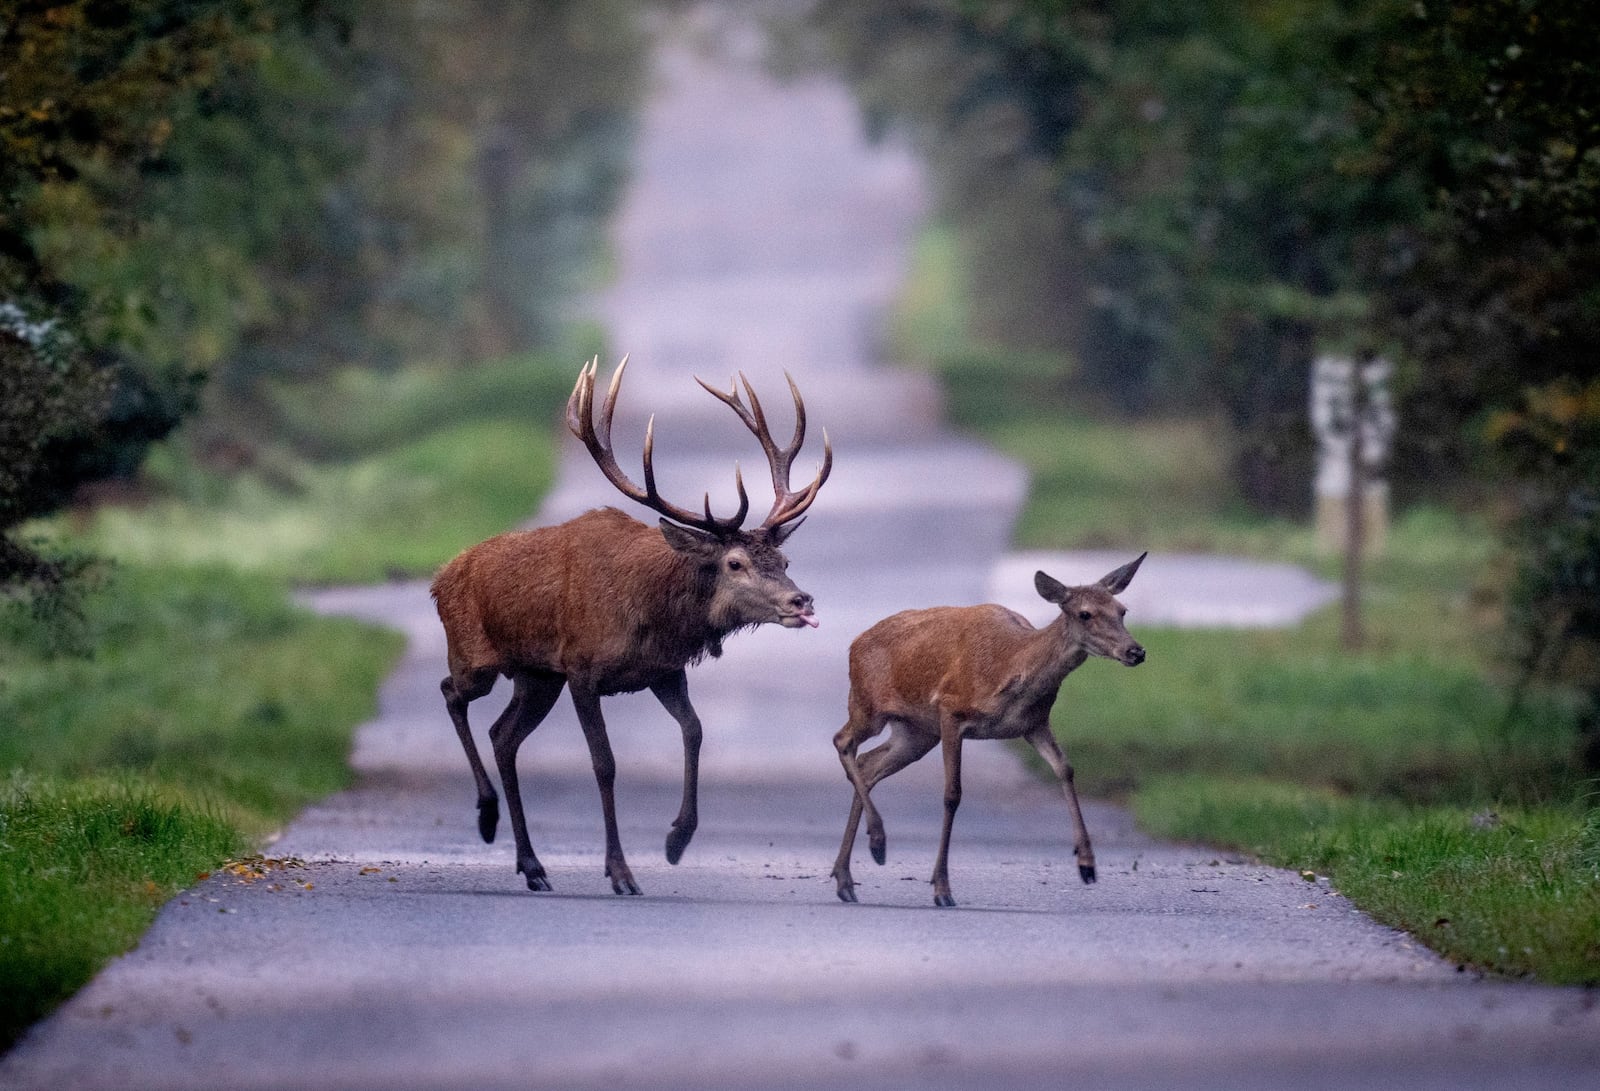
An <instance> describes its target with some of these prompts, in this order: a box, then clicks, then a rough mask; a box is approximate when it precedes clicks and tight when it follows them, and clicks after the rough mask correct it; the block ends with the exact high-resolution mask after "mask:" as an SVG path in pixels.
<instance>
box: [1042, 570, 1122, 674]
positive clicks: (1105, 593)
mask: <svg viewBox="0 0 1600 1091" xmlns="http://www.w3.org/2000/svg"><path fill="white" fill-rule="evenodd" d="M1147 556H1148V554H1146V553H1141V554H1139V556H1138V557H1137V558H1135V559H1134V560H1131V561H1129V562H1128V563H1127V564H1125V565H1123V566H1122V567H1121V568H1118V569H1114V570H1113V571H1111V572H1108V573H1106V574H1105V575H1104V576H1102V577H1101V578H1100V582H1099V583H1091V584H1087V585H1085V586H1083V587H1068V586H1067V585H1066V584H1064V583H1062V582H1061V581H1060V580H1057V579H1055V578H1053V577H1051V576H1049V575H1046V574H1045V573H1044V572H1035V573H1034V574H1033V586H1034V588H1035V589H1036V590H1037V591H1038V592H1039V595H1040V597H1042V598H1043V599H1044V600H1045V601H1046V602H1053V603H1055V604H1056V605H1058V606H1060V607H1061V615H1062V617H1064V618H1065V619H1066V623H1067V633H1068V634H1069V638H1070V639H1072V640H1074V641H1075V642H1076V643H1077V644H1078V645H1079V646H1081V647H1082V648H1083V650H1084V651H1086V652H1088V653H1089V654H1090V655H1098V656H1100V657H1101V658H1103V659H1115V660H1116V661H1117V662H1118V663H1121V664H1123V665H1124V666H1129V667H1137V666H1138V665H1139V664H1140V663H1143V662H1144V648H1143V646H1142V645H1140V643H1139V642H1138V641H1137V640H1135V639H1133V637H1132V635H1131V634H1129V632H1128V630H1127V628H1126V626H1124V625H1123V623H1122V619H1123V617H1124V616H1125V615H1126V614H1127V612H1128V610H1127V608H1126V607H1125V606H1123V605H1122V603H1120V602H1118V601H1117V598H1116V597H1117V596H1118V595H1120V594H1122V592H1123V591H1125V590H1126V589H1127V587H1128V584H1130V583H1132V582H1133V574H1134V573H1135V572H1137V571H1139V565H1140V564H1142V563H1143V562H1144V559H1145V557H1147Z"/></svg>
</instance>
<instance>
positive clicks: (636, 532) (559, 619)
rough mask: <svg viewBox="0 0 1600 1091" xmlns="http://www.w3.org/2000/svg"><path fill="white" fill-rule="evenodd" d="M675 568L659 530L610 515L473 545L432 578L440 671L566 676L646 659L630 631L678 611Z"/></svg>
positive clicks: (679, 580) (678, 570)
mask: <svg viewBox="0 0 1600 1091" xmlns="http://www.w3.org/2000/svg"><path fill="white" fill-rule="evenodd" d="M684 568H685V562H684V559H683V558H682V557H681V556H679V555H678V554H676V553H675V552H674V551H673V550H672V548H671V547H670V546H668V545H667V543H666V541H665V540H664V539H663V538H662V536H661V532H660V531H659V530H657V529H656V528H654V527H649V526H646V525H645V524H643V523H641V522H639V521H638V520H636V519H633V518H631V517H630V516H628V515H625V514H623V513H622V512H620V511H618V510H616V509H615V508H600V509H597V510H595V511H590V512H585V513H584V514H583V515H580V516H578V517H577V518H575V519H572V520H570V521H568V522H566V523H563V524H561V525H560V526H554V527H540V528H538V529H536V530H520V531H510V532H507V533H505V534H500V535H497V536H495V537H493V538H490V539H488V540H487V541H484V542H480V543H479V544H478V545H475V546H473V547H471V548H470V549H467V550H464V551H463V552H461V553H460V554H458V555H457V556H456V557H455V558H454V559H453V560H451V561H450V562H449V563H448V564H446V565H445V566H444V567H443V568H442V569H440V571H439V574H438V575H437V576H436V577H435V578H434V581H433V597H434V599H435V601H436V603H437V606H438V610H439V619H440V621H442V622H443V623H444V630H445V638H446V641H447V643H448V647H449V652H448V654H449V659H450V670H451V672H452V673H453V674H459V673H461V672H464V671H474V670H483V669H494V670H503V669H505V668H507V667H521V668H537V669H545V670H555V671H560V672H561V673H564V674H572V673H574V672H581V673H588V672H590V671H592V670H594V669H595V668H596V667H597V666H604V665H606V664H610V663H614V662H616V661H619V660H624V659H631V660H634V661H638V660H640V659H641V652H645V654H644V655H643V657H642V658H643V659H649V658H652V657H651V656H649V655H648V650H647V649H642V648H641V647H640V641H639V636H640V633H641V631H644V630H651V629H654V630H658V631H659V630H662V629H663V628H667V629H670V628H672V626H671V624H670V622H671V621H672V619H673V618H674V617H676V616H678V615H679V614H681V613H682V612H683V611H682V610H681V609H676V608H675V607H678V606H680V605H682V604H676V603H674V602H672V601H671V597H672V596H673V594H674V593H675V592H680V591H681V590H682V589H683V588H684V577H685V572H684ZM691 575H692V574H691ZM690 627H692V625H691V626H690ZM662 635H666V634H664V633H663V634H662ZM673 635H681V634H673ZM641 665H643V664H641ZM679 665H681V662H680V664H679Z"/></svg>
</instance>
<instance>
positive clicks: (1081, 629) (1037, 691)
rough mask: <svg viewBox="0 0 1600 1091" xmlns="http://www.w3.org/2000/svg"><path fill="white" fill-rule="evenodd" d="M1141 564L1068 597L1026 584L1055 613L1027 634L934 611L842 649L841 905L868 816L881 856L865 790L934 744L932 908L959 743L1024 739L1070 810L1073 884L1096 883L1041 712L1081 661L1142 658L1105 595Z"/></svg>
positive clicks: (1014, 619) (976, 617)
mask: <svg viewBox="0 0 1600 1091" xmlns="http://www.w3.org/2000/svg"><path fill="white" fill-rule="evenodd" d="M1143 560H1144V557H1143V556H1142V555H1141V556H1140V557H1139V559H1138V560H1135V561H1133V562H1131V563H1129V564H1127V565H1124V566H1122V567H1121V568H1119V569H1117V570H1115V571H1114V572H1111V573H1109V574H1108V575H1107V576H1106V577H1105V578H1104V579H1102V580H1101V581H1100V582H1099V583H1097V584H1091V585H1088V586H1083V587H1067V586H1065V585H1063V584H1061V583H1059V582H1058V581H1056V580H1054V579H1052V578H1051V577H1049V576H1047V575H1046V574H1045V573H1043V572H1040V573H1037V574H1036V575H1035V585H1036V587H1037V588H1038V590H1039V593H1040V595H1041V596H1042V597H1044V598H1045V599H1047V600H1048V601H1050V602H1053V603H1056V604H1057V605H1059V606H1060V608H1061V614H1060V616H1059V617H1057V618H1056V619H1055V620H1053V621H1052V622H1051V623H1050V624H1049V625H1047V626H1045V627H1044V628H1043V629H1036V628H1034V626H1033V625H1032V624H1031V623H1030V622H1029V621H1028V620H1027V619H1026V618H1024V617H1023V616H1022V615H1021V614H1018V613H1016V612H1014V611H1012V610H1008V609H1006V608H1005V607H1003V606H996V605H993V604H989V605H984V606H936V607H933V608H931V609H925V610H906V611H903V612H901V613H898V614H895V615H893V616H891V617H888V618H885V619H884V620H882V621H880V622H878V623H877V624H876V625H874V626H872V628H870V629H868V630H867V631H866V632H864V633H862V634H861V635H860V636H858V637H857V638H856V639H855V641H854V642H853V643H852V644H851V645H850V697H849V712H850V715H849V719H848V720H847V721H846V723H845V725H844V727H842V728H840V729H839V733H838V734H837V735H836V736H834V747H835V748H836V749H837V750H838V752H839V761H840V764H841V765H843V767H844V771H845V776H846V777H847V778H848V779H849V781H850V783H851V785H852V786H853V787H854V789H855V796H854V798H853V799H852V801H851V807H850V817H849V819H848V820H847V821H846V823H845V834H844V842H843V844H841V846H840V848H839V856H838V858H837V859H836V860H835V862H834V868H833V875H834V881H835V883H836V885H837V890H838V894H839V898H840V900H841V901H846V902H853V901H855V900H856V895H855V880H854V879H853V877H852V876H851V873H850V851H851V848H852V846H853V845H854V844H855V835H856V829H857V826H858V824H859V822H860V820H861V816H862V814H863V813H865V814H866V816H867V840H868V845H869V847H870V848H871V850H872V857H873V859H874V860H876V861H877V862H878V863H880V864H881V863H883V862H884V860H885V858H886V852H887V842H886V838H885V836H884V830H883V819H882V818H881V816H880V815H879V814H878V809H877V808H876V807H875V806H873V804H872V798H871V791H872V787H873V785H875V784H877V783H878V782H879V781H880V780H882V779H883V778H884V777H887V776H890V775H891V774H893V773H896V772H898V771H899V770H901V769H904V768H905V767H906V766H907V765H910V764H911V763H912V762H914V761H916V760H917V759H918V758H920V757H922V756H923V755H924V754H926V753H928V751H930V750H932V749H933V748H934V747H935V746H937V745H941V744H942V745H943V749H944V767H945V792H944V805H945V814H944V828H943V832H942V834H941V837H940V842H939V853H938V856H937V858H936V860H935V863H934V870H933V887H934V902H935V904H937V905H941V906H952V905H954V904H955V901H954V900H953V899H952V897H951V895H950V880H949V851H950V830H951V826H952V823H953V821H954V819H955V813H956V808H957V807H958V806H959V805H960V802H961V744H962V742H963V741H964V740H966V739H1017V738H1021V739H1026V740H1028V742H1029V743H1031V744H1032V745H1033V746H1034V748H1035V749H1037V750H1038V752H1039V754H1040V756H1041V757H1043V758H1044V759H1045V761H1046V762H1047V763H1049V765H1050V767H1051V768H1052V769H1053V770H1054V771H1055V773H1056V775H1057V777H1058V778H1059V779H1060V781H1061V786H1062V791H1063V793H1064V794H1065V796H1066V799H1067V804H1068V807H1069V810H1070V812H1071V817H1072V825H1073V834H1074V839H1075V840H1074V849H1075V851H1076V855H1077V860H1078V871H1079V875H1080V876H1081V877H1082V879H1083V881H1084V882H1086V883H1092V882H1094V879H1095V869H1094V849H1093V847H1092V846H1091V845H1090V843H1089V833H1088V830H1087V829H1086V828H1085V826H1084V823H1083V814H1082V811H1081V809H1080V808H1079V805H1078V796H1077V791H1076V789H1075V788H1074V786H1073V773H1072V766H1071V765H1069V764H1068V763H1067V760H1066V758H1065V756H1064V755H1063V754H1062V752H1061V748H1060V746H1059V745H1058V744H1057V743H1056V740H1055V736H1054V735H1053V734H1052V733H1051V730H1050V710H1051V708H1052V707H1053V706H1054V705H1055V700H1056V695H1057V693H1058V691H1059V690H1060V688H1061V683H1062V682H1063V681H1064V680H1065V679H1066V676H1067V675H1068V674H1070V673H1072V671H1074V670H1076V669H1077V668H1078V667H1080V666H1082V665H1083V662H1084V660H1086V659H1087V658H1088V657H1089V656H1091V655H1098V656H1104V657H1106V658H1108V659H1115V660H1118V661H1119V662H1122V663H1125V664H1126V665H1128V666H1137V665H1138V664H1139V663H1142V662H1143V661H1144V649H1143V648H1142V647H1140V645H1139V643H1138V642H1137V641H1136V640H1134V639H1133V637H1132V636H1130V635H1129V634H1128V631H1127V629H1126V628H1125V627H1124V626H1123V622H1122V619H1123V615H1124V613H1125V611H1124V609H1123V607H1122V604H1121V603H1119V602H1118V601H1117V600H1116V598H1115V597H1114V596H1115V594H1116V593H1117V592H1120V591H1121V590H1122V589H1123V588H1125V587H1126V586H1127V585H1128V582H1129V581H1130V580H1132V578H1133V574H1134V572H1136V571H1137V570H1138V567H1139V564H1140V563H1141V562H1142V561H1143ZM885 727H892V734H891V736H890V739H889V741H888V742H887V743H886V744H884V745H882V746H879V747H877V748H876V749H873V750H871V751H868V752H867V753H866V754H864V755H861V756H860V758H859V759H858V758H857V752H858V751H859V749H860V747H861V745H862V744H863V743H864V742H866V741H867V740H868V739H870V738H872V737H874V736H876V735H878V734H879V733H880V732H882V731H883V729H884V728H885Z"/></svg>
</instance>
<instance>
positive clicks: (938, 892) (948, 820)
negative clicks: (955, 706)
mask: <svg viewBox="0 0 1600 1091" xmlns="http://www.w3.org/2000/svg"><path fill="white" fill-rule="evenodd" d="M939 737H940V741H941V742H943V743H944V826H943V828H942V829H941V830H940V831H939V855H938V857H937V858H936V859H935V860H934V862H933V904H934V905H937V906H943V907H946V908H951V907H954V906H955V904H956V900H955V899H954V898H952V897H951V896H950V830H951V828H952V827H953V826H954V825H955V821H956V808H958V807H960V806H961V732H960V730H959V729H958V728H957V727H956V725H955V723H954V722H953V720H952V719H951V718H949V717H944V718H943V722H942V723H941V724H940V732H939Z"/></svg>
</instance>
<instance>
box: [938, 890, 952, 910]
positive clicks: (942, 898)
mask: <svg viewBox="0 0 1600 1091" xmlns="http://www.w3.org/2000/svg"><path fill="white" fill-rule="evenodd" d="M933 904H934V905H936V906H938V907H939V908H940V909H954V908H955V907H956V900H955V899H954V898H952V897H951V896H950V893H949V892H948V891H946V892H945V893H943V894H935V895H934V896H933Z"/></svg>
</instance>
